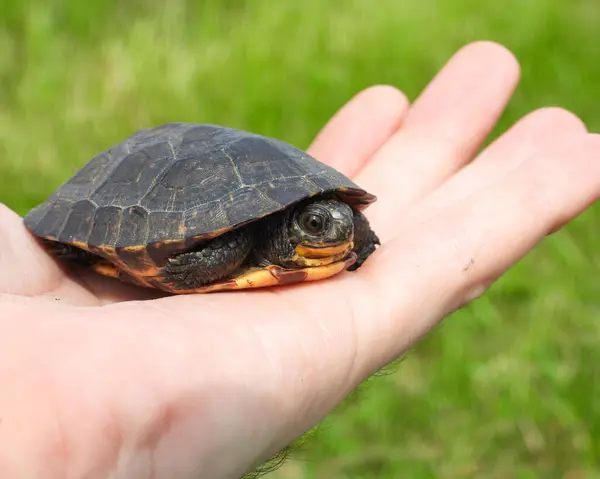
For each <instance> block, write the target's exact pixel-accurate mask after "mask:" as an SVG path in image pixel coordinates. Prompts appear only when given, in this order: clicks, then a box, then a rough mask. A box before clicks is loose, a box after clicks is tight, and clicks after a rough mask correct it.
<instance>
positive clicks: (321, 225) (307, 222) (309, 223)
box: [298, 211, 328, 235]
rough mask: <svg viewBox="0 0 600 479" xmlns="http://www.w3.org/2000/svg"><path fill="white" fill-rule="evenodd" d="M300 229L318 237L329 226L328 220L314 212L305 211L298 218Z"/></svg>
mask: <svg viewBox="0 0 600 479" xmlns="http://www.w3.org/2000/svg"><path fill="white" fill-rule="evenodd" d="M298 223H299V224H300V227H301V228H302V229H303V230H304V231H306V232H307V233H308V234H311V235H317V234H319V233H322V232H323V231H324V230H325V229H326V228H327V226H328V221H327V218H326V217H325V216H324V215H322V214H319V213H315V212H313V211H305V212H304V213H302V214H301V215H300V217H299V218H298Z"/></svg>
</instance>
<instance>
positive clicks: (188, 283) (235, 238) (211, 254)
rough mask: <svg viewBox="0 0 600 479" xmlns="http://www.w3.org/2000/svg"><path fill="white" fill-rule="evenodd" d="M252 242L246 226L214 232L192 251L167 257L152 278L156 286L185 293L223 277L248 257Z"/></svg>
mask: <svg viewBox="0 0 600 479" xmlns="http://www.w3.org/2000/svg"><path fill="white" fill-rule="evenodd" d="M252 244H253V236H252V234H251V232H250V230H249V229H247V228H241V229H239V230H234V231H231V232H229V233H225V234H223V235H221V236H218V237H216V238H215V239H213V240H211V241H209V242H208V243H206V244H204V245H202V247H200V248H199V249H197V250H195V251H190V252H187V253H181V254H178V255H176V256H174V257H173V258H171V259H169V260H168V262H167V264H166V265H165V266H164V268H163V269H162V272H161V275H160V276H159V277H158V278H156V282H157V283H158V285H157V286H158V287H160V288H161V289H164V290H165V291H168V292H171V293H185V292H190V291H193V290H194V289H196V288H200V287H202V286H205V285H207V284H211V283H214V282H217V281H221V280H224V279H227V278H229V277H231V275H232V274H233V273H234V272H235V271H236V270H237V269H238V268H239V267H240V266H241V265H242V263H243V262H244V261H245V259H246V258H247V257H248V254H249V253H250V250H251V249H252Z"/></svg>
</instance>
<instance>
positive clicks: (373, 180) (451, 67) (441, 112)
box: [357, 42, 519, 236]
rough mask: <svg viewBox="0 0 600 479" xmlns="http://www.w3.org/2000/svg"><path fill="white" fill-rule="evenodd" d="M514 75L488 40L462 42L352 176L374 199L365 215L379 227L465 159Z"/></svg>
mask: <svg viewBox="0 0 600 479" xmlns="http://www.w3.org/2000/svg"><path fill="white" fill-rule="evenodd" d="M518 79H519V65H518V63H517V61H516V60H515V58H514V56H513V55H512V54H511V53H510V52H508V51H507V50H506V49H505V48H504V47H501V46H499V45H496V44H494V43H488V42H479V43H474V44H471V45H468V46H467V47H464V48H463V49H462V50H460V51H459V52H458V53H457V54H456V55H455V56H454V57H453V58H451V59H450V61H449V62H448V64H447V65H446V66H445V67H444V68H443V69H442V70H441V72H440V73H439V74H438V75H437V76H436V77H435V79H434V80H433V81H432V82H431V84H430V85H429V86H428V87H427V88H426V89H425V91H424V92H423V93H422V94H421V96H420V97H419V98H418V99H417V101H416V102H415V103H414V105H413V107H412V108H411V110H410V112H409V113H408V115H407V117H406V119H405V120H404V121H403V125H402V128H401V129H400V130H399V131H398V132H397V133H396V134H395V135H394V136H393V137H392V138H391V139H390V140H389V141H388V142H387V143H386V145H385V146H384V147H382V148H381V149H380V150H379V151H378V152H377V154H376V156H375V158H374V159H373V160H372V161H371V162H370V163H369V164H368V165H367V166H365V168H364V169H363V170H361V172H360V174H359V175H358V176H357V181H358V182H359V184H361V185H363V186H364V187H365V188H366V189H368V190H369V191H372V192H373V193H374V194H376V195H377V196H378V197H379V199H380V201H378V203H376V204H375V205H373V206H372V207H371V208H370V212H369V217H370V218H372V220H373V221H375V223H376V224H377V225H382V228H384V226H383V225H385V224H386V223H388V222H389V220H390V219H391V218H393V217H395V215H396V212H397V211H398V209H399V208H403V207H405V206H406V205H407V204H408V203H411V202H413V201H414V200H415V199H416V198H418V197H421V196H423V195H424V194H426V193H428V192H429V191H431V190H432V189H434V188H436V187H437V186H439V185H440V184H441V183H442V182H443V181H444V180H445V179H447V178H448V177H449V176H450V175H452V174H453V173H454V172H455V171H457V170H458V169H460V168H461V167H462V166H463V165H465V164H466V163H468V162H469V161H471V160H472V158H473V156H474V155H475V153H476V151H477V150H478V148H480V147H481V145H482V144H483V142H484V141H485V139H486V137H487V135H488V134H489V132H490V131H491V129H492V128H493V126H494V125H495V123H496V121H497V119H498V117H499V115H500V114H501V112H502V111H503V109H504V108H505V106H506V103H507V102H508V100H509V98H510V96H511V95H512V93H513V90H514V88H515V86H516V84H517V82H518ZM382 234H383V231H382ZM384 236H385V234H384Z"/></svg>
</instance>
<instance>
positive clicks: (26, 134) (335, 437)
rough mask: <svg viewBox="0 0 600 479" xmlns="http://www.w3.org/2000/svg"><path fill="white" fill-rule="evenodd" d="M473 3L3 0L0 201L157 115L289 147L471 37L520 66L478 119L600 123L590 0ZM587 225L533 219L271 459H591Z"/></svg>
mask: <svg viewBox="0 0 600 479" xmlns="http://www.w3.org/2000/svg"><path fill="white" fill-rule="evenodd" d="M483 5H484V4H483V2H479V1H477V2H476V1H474V0H444V1H442V0H440V1H432V0H421V1H420V2H399V1H396V0H379V1H378V2H377V3H375V2H371V1H369V0H355V1H341V0H330V1H329V2H321V1H319V0H305V1H304V2H291V1H287V2H285V1H282V2H279V3H276V2H270V1H267V0H253V1H249V0H247V1H244V0H223V1H217V0H204V1H202V2H191V1H188V2H186V1H184V0H172V1H171V3H170V4H167V3H163V2H157V1H152V0H150V1H146V2H142V1H141V0H105V1H103V2H95V3H92V2H90V3H84V2H76V1H75V0H71V1H58V0H54V1H43V0H30V1H29V2H20V1H17V0H4V1H3V2H2V7H3V8H2V15H1V16H0V81H1V84H2V89H1V90H0V149H1V150H0V158H1V160H0V178H1V185H2V187H1V189H0V201H2V202H4V203H6V204H8V205H9V206H10V207H11V208H13V209H15V210H16V211H18V212H19V213H21V214H23V213H25V212H26V211H27V210H28V209H29V208H30V207H32V206H33V205H35V204H37V203H39V202H41V201H43V199H44V198H45V197H46V196H47V195H48V194H49V193H50V192H51V191H52V190H53V189H54V188H55V187H56V186H57V185H58V184H59V183H61V182H62V181H64V180H65V179H66V178H67V177H68V176H69V175H70V174H71V173H72V172H74V171H75V170H76V169H77V168H78V167H80V166H81V165H82V164H83V163H84V162H85V161H87V160H88V159H89V158H90V157H91V156H93V155H94V154H95V153H97V152H98V151H100V150H102V149H104V148H106V147H107V146H109V145H111V144H112V143H114V142H116V141H119V140H121V139H122V138H123V137H124V136H126V135H128V134H129V133H131V132H132V131H134V130H136V129H139V128H142V127H146V126H149V125H156V124H159V123H162V122H166V121H193V122H211V123H221V124H226V125H229V126H234V127H239V128H244V129H249V130H252V131H256V132H259V133H263V134H267V135H271V136H276V137H280V138H282V139H285V140H287V141H290V142H292V143H294V144H296V145H298V146H301V147H305V146H307V145H308V143H309V142H310V140H311V139H312V137H313V136H314V135H315V134H316V133H317V131H318V130H319V128H320V127H321V126H322V125H323V124H324V122H325V121H326V120H327V119H328V118H329V117H330V116H331V114H332V113H333V112H334V111H335V110H336V109H337V108H338V107H339V106H341V105H342V104H343V103H344V102H345V101H346V100H347V99H348V98H349V97H350V96H352V95H353V94H354V93H356V92H357V91H359V90H361V89H362V88H365V87H367V86H370V85H372V84H375V83H391V84H394V85H397V86H399V87H400V88H401V89H403V90H404V91H405V92H406V93H407V94H408V95H409V96H410V97H411V98H414V97H415V95H416V94H417V93H418V92H419V91H420V89H422V88H423V87H424V86H425V85H426V83H427V82H428V80H429V79H430V78H431V77H432V75H434V74H435V72H436V71H437V70H438V69H439V68H440V67H441V66H442V64H443V62H445V61H446V60H447V58H448V57H449V56H450V55H451V54H452V53H453V52H454V51H455V50H456V49H458V48H460V47H461V46H462V45H464V44H465V43H467V42H469V41H473V40H480V39H489V40H495V41H499V42H501V43H503V44H505V45H506V46H508V47H509V48H510V49H512V50H513V51H514V52H515V53H516V55H517V56H518V57H519V59H520V61H521V62H522V66H523V81H522V83H521V85H520V87H519V89H518V90H517V93H516V95H515V97H514V99H513V101H512V102H511V104H510V105H509V108H508V110H507V112H506V114H505V115H504V117H503V119H502V121H501V123H500V125H499V128H498V129H497V130H496V133H495V134H497V132H499V131H501V130H503V129H505V128H506V127H507V126H509V125H510V124H511V123H512V122H514V121H515V120H516V119H517V118H519V117H520V116H522V115H523V114H525V113H527V112H528V111H530V110H532V109H534V108H537V107H540V106H543V105H561V106H564V107H567V108H569V109H571V110H573V111H574V112H576V113H577V114H579V115H580V116H581V117H582V118H583V119H584V120H585V121H586V122H587V124H588V126H589V127H590V129H592V130H598V129H600V112H598V107H599V98H600V49H599V48H598V45H599V44H600V30H599V29H598V25H600V4H599V3H598V2H597V0H579V1H575V2H571V3H570V4H569V3H568V2H564V1H562V0H528V1H522V0H506V1H504V2H494V3H491V2H490V3H488V4H487V5H486V6H483ZM565 160H566V161H568V159H565ZM541 174H543V172H541ZM599 230H600V216H599V214H598V209H597V208H594V209H593V210H592V211H589V212H587V213H586V214H585V215H583V216H582V217H581V218H579V219H578V220H577V221H576V222H574V223H573V224H571V225H569V227H568V228H566V229H565V230H563V231H561V232H560V233H559V234H556V235H553V236H551V237H549V238H548V239H547V240H546V241H545V242H544V244H543V245H542V246H540V247H538V248H537V249H536V250H535V251H534V252H533V253H532V254H531V255H529V256H528V257H527V258H526V259H525V260H524V261H522V262H521V263H520V264H519V265H518V266H517V267H515V268H514V269H513V270H512V271H511V272H510V273H509V274H508V275H507V276H506V277H504V278H503V280H502V281H500V282H499V283H498V284H497V285H495V286H494V287H493V288H492V290H491V291H490V293H489V294H487V295H486V297H485V298H482V299H481V300H479V301H477V302H476V303H474V304H473V305H471V306H470V307H469V308H467V309H465V310H463V311H461V312H459V313H457V314H456V315H455V316H454V317H453V318H452V319H451V320H450V321H447V322H446V323H444V325H442V326H441V327H440V328H438V330H437V331H435V332H434V333H433V334H432V335H431V336H429V337H428V338H427V339H426V340H425V341H423V342H422V343H421V344H420V345H419V346H418V347H417V348H416V349H415V350H414V351H413V352H412V353H411V354H410V355H409V356H408V357H407V359H406V360H404V361H403V362H401V363H400V364H399V366H398V367H397V371H396V372H395V373H394V374H391V375H389V376H386V377H383V378H378V379H376V380H375V381H372V382H371V383H370V384H369V385H368V386H367V387H366V390H365V391H364V392H363V393H362V394H359V395H356V396H355V397H353V398H351V399H349V400H348V401H347V402H346V403H345V404H344V405H343V406H342V407H341V408H340V409H339V410H338V411H337V412H336V413H335V414H334V415H333V416H331V417H330V418H329V419H327V421H325V423H324V424H323V425H322V427H321V428H320V429H319V431H318V432H317V434H316V436H315V437H314V439H313V440H312V441H311V442H309V443H308V444H307V445H306V447H305V448H304V449H302V450H301V451H300V454H301V455H300V457H298V458H297V460H295V461H291V462H289V463H288V464H287V465H286V466H284V467H283V468H282V469H281V470H280V471H278V472H276V473H274V474H272V476H270V477H274V478H279V479H295V478H315V477H319V478H324V477H327V478H365V479H368V478H380V479H384V478H398V477H411V478H430V477H443V478H455V477H480V478H497V477H518V478H533V477H544V478H565V479H567V478H568V479H575V478H577V479H583V478H595V477H600V473H599V472H598V471H599V470H600V405H598V398H599V393H600V388H599V384H600V382H599V380H600V349H599V347H598V345H599V344H600V326H599V324H598V322H599V321H600V296H599V294H598V291H599V290H600V286H598V281H597V277H598V273H597V272H598V268H599V267H600V252H599V251H600V248H598V241H597V234H596V232H597V231H599ZM597 361H598V362H597Z"/></svg>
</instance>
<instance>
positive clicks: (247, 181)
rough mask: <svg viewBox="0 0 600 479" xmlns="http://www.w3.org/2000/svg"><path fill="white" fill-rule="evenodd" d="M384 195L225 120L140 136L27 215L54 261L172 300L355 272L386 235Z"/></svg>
mask: <svg viewBox="0 0 600 479" xmlns="http://www.w3.org/2000/svg"><path fill="white" fill-rule="evenodd" d="M375 199H376V198H375V196H373V195H372V194H369V193H367V192H366V191H364V190H363V189H361V188H359V187H358V186H357V185H356V184H354V183H353V182H352V181H350V180H349V179H348V178H346V177H345V176H344V175H342V174H341V173H339V172H338V171H336V170H335V169H333V168H331V167H329V166H327V165H325V164H323V163H321V162H319V161H317V160H316V159H314V158H312V157H311V156H309V155H308V154H307V153H305V152H304V151H302V150H300V149H298V148H296V147H294V146H292V145H289V144H287V143H285V142H283V141H280V140H276V139H273V138H268V137H265V136H261V135H256V134H253V133H248V132H244V131H241V130H236V129H232V128H226V127H222V126H217V125H197V124H190V123H168V124H165V125H162V126H159V127H156V128H152V129H145V130H141V131H139V132H137V133H135V134H133V135H131V136H130V137H129V138H127V139H125V140H124V141H122V142H121V143H118V144H117V145H115V146H113V147H112V148H110V149H109V150H107V151H104V152H103V153H101V154H99V155H98V156H96V157H94V158H93V159H92V160H90V161H89V162H88V163H87V164H86V165H85V166H84V167H83V168H82V169H81V170H80V171H79V172H77V173H76V174H75V176H73V177H72V178H71V179H70V180H68V181H67V182H66V183H64V184H63V185H62V186H60V187H59V188H58V189H57V190H56V191H55V192H54V193H53V194H52V195H51V196H50V197H49V198H48V199H47V200H46V201H45V202H44V203H42V204H41V205H39V206H37V207H35V208H34V209H32V210H31V211H30V212H29V213H28V215H27V216H26V217H25V220H24V221H25V225H26V226H27V228H28V229H29V230H30V231H31V232H32V233H33V234H34V235H35V236H37V237H38V238H40V239H41V241H42V242H43V243H44V245H45V246H46V247H47V248H48V249H49V251H50V252H51V253H53V254H55V255H56V256H57V257H59V258H61V259H63V260H64V261H65V262H67V263H71V264H73V265H80V266H85V267H90V268H91V269H92V270H93V271H95V272H97V273H100V274H102V275H105V276H110V277H113V278H118V279H120V280H122V281H125V282H128V283H133V284H136V285H138V286H145V287H151V288H158V289H161V290H164V291H167V292H169V293H176V294H179V293H205V292H212V291H219V290H232V289H246V288H257V287H266V286H274V285H278V284H290V283H296V282H300V281H312V280H319V279H324V278H327V277H331V276H333V275H335V274H338V273H340V272H342V271H343V270H351V271H352V270H356V269H357V268H359V267H360V266H361V265H362V264H363V262H364V261H365V260H366V259H367V257H368V256H369V255H371V253H373V252H374V251H375V248H376V245H379V239H378V238H377V236H376V234H375V233H374V232H373V231H372V230H371V228H370V226H369V223H368V221H367V219H366V218H365V216H364V215H363V213H362V211H363V210H364V208H366V207H367V206H368V205H369V204H371V203H373V202H374V201H375Z"/></svg>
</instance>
